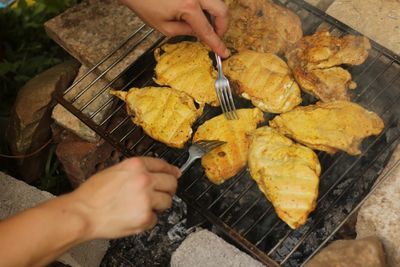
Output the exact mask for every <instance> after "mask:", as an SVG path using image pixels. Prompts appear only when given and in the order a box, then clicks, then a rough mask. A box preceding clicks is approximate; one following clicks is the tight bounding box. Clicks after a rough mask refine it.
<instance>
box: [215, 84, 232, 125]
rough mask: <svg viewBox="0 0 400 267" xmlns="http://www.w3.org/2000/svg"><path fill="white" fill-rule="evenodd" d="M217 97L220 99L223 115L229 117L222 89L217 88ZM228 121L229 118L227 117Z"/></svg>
mask: <svg viewBox="0 0 400 267" xmlns="http://www.w3.org/2000/svg"><path fill="white" fill-rule="evenodd" d="M217 96H218V99H219V103H220V104H221V109H222V113H224V115H225V116H226V117H227V115H228V110H227V108H226V100H225V97H224V94H223V90H221V89H220V88H217ZM227 119H229V118H228V117H227Z"/></svg>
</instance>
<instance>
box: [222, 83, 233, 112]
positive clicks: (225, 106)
mask: <svg viewBox="0 0 400 267" xmlns="http://www.w3.org/2000/svg"><path fill="white" fill-rule="evenodd" d="M219 91H220V94H221V99H222V102H221V106H223V112H224V115H225V117H226V118H227V119H228V120H231V119H232V116H231V114H230V107H229V102H228V100H227V98H228V97H227V94H226V91H227V88H226V87H225V86H224V87H222V88H220V90H219Z"/></svg>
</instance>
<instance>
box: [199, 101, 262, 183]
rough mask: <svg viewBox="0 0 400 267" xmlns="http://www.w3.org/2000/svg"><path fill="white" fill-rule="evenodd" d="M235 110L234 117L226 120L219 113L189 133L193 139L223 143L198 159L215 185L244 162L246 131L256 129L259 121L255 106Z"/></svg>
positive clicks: (247, 134) (246, 146)
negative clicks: (235, 114) (235, 117)
mask: <svg viewBox="0 0 400 267" xmlns="http://www.w3.org/2000/svg"><path fill="white" fill-rule="evenodd" d="M237 112H238V116H239V119H238V120H227V119H226V118H225V116H224V115H223V114H221V115H219V116H217V117H214V118H212V119H210V120H208V121H206V122H205V123H204V124H202V125H200V127H199V128H198V129H197V131H196V133H195V134H194V136H193V142H196V141H199V140H220V141H225V142H227V143H226V144H223V145H222V146H220V147H218V148H216V149H213V150H212V151H211V152H209V153H207V154H206V155H204V156H203V158H202V159H201V164H202V165H203V167H204V169H205V172H206V175H207V177H208V179H210V181H211V182H213V183H215V184H221V183H223V182H224V181H225V180H227V179H229V178H231V177H232V176H234V175H235V174H237V173H238V172H239V171H240V169H242V168H243V167H244V166H245V165H246V162H247V153H248V149H249V144H250V134H251V132H252V131H254V130H255V129H256V128H257V124H258V123H260V122H261V121H263V113H262V112H261V110H259V109H258V108H254V109H238V110H237Z"/></svg>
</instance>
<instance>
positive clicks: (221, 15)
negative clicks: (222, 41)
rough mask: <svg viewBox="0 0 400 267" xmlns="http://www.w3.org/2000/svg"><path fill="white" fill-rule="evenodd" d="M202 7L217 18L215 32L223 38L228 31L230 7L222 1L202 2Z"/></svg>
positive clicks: (209, 0) (204, 0)
mask: <svg viewBox="0 0 400 267" xmlns="http://www.w3.org/2000/svg"><path fill="white" fill-rule="evenodd" d="M200 5H201V7H202V9H204V10H207V11H208V13H210V14H211V15H212V16H214V17H215V31H216V32H217V34H218V35H219V36H220V37H222V36H223V35H224V33H225V32H226V31H227V30H228V24H229V19H228V6H227V5H226V4H225V3H224V2H223V1H220V0H200Z"/></svg>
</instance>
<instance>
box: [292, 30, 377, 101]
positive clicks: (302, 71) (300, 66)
mask: <svg viewBox="0 0 400 267" xmlns="http://www.w3.org/2000/svg"><path fill="white" fill-rule="evenodd" d="M370 48H371V45H370V43H369V41H368V39H367V38H365V37H363V36H354V35H347V36H344V37H343V38H339V37H335V36H332V35H331V34H330V33H329V32H327V31H322V32H317V33H315V34H314V35H311V36H305V37H303V38H302V39H301V40H300V41H299V42H298V43H297V44H296V45H295V46H293V47H292V48H291V49H289V50H288V52H287V53H286V58H287V59H288V65H289V67H290V68H291V69H292V72H293V75H294V77H295V79H296V81H297V82H298V83H299V85H300V87H301V88H302V89H303V90H304V91H305V92H307V93H309V94H312V95H314V96H315V97H317V98H318V99H320V100H322V101H324V102H328V101H334V100H350V96H349V94H348V91H347V90H348V89H354V88H356V84H355V83H354V82H353V81H352V79H351V75H350V73H349V72H348V71H346V70H345V69H343V68H341V67H337V66H339V65H342V64H348V65H360V64H362V63H363V62H364V61H365V60H366V59H367V57H368V50H369V49H370Z"/></svg>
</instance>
